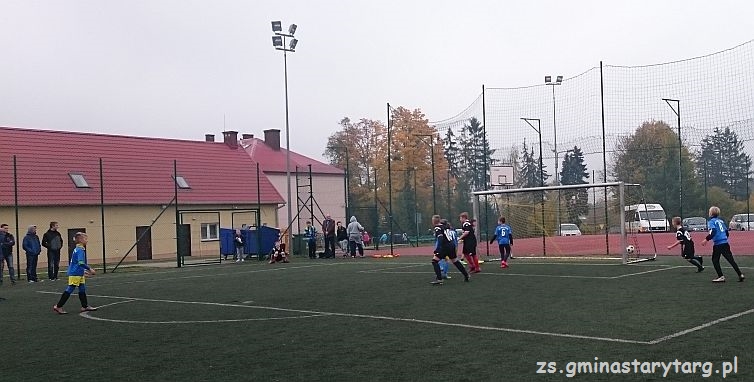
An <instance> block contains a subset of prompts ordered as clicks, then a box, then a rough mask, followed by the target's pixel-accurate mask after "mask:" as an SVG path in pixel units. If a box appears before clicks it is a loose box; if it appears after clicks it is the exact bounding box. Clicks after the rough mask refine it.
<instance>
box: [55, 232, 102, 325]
mask: <svg viewBox="0 0 754 382" xmlns="http://www.w3.org/2000/svg"><path fill="white" fill-rule="evenodd" d="M74 240H75V241H76V249H74V250H73V253H72V254H71V263H70V264H68V287H67V288H65V291H63V295H61V296H60V300H59V301H58V303H57V304H55V305H53V306H52V310H53V311H54V312H55V313H57V314H66V313H67V312H66V311H65V310H63V305H65V303H66V301H68V297H71V293H73V290H74V289H76V288H79V300H80V301H81V311H82V312H92V311H95V310H97V308H95V307H92V306H90V305H89V303H88V302H87V299H86V285H85V282H86V276H88V275H92V276H93V275H94V274H95V273H96V272H95V271H94V268H92V267H90V266H89V264H87V263H86V243H87V242H88V241H89V238H88V237H87V236H86V234H85V233H83V232H76V235H75V236H74Z"/></svg>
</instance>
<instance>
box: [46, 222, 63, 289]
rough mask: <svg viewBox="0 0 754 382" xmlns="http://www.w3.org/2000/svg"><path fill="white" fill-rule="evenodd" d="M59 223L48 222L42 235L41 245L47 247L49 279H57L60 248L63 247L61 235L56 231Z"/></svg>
mask: <svg viewBox="0 0 754 382" xmlns="http://www.w3.org/2000/svg"><path fill="white" fill-rule="evenodd" d="M58 228H60V224H58V222H50V229H48V230H47V232H45V234H44V235H42V246H43V247H45V248H47V278H48V279H50V281H54V280H57V279H58V270H60V249H61V248H63V237H62V236H61V235H60V232H58Z"/></svg>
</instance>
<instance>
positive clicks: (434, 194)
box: [414, 134, 450, 219]
mask: <svg viewBox="0 0 754 382" xmlns="http://www.w3.org/2000/svg"><path fill="white" fill-rule="evenodd" d="M414 136H415V137H420V138H423V137H429V153H430V157H431V159H430V160H431V162H430V164H431V166H432V215H437V191H436V189H437V185H436V184H435V136H434V135H432V134H414ZM420 140H421V141H422V142H424V143H427V142H425V141H424V140H423V139H420ZM448 219H450V216H448Z"/></svg>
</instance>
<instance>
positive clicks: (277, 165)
mask: <svg viewBox="0 0 754 382" xmlns="http://www.w3.org/2000/svg"><path fill="white" fill-rule="evenodd" d="M241 146H242V147H243V148H244V150H246V153H248V155H249V157H250V158H251V160H252V161H253V162H255V163H259V166H260V168H261V169H262V172H263V173H264V175H265V177H267V179H269V180H270V183H272V185H273V186H274V187H275V189H276V190H277V192H278V193H279V194H280V195H282V197H283V198H286V197H287V193H288V190H287V187H286V179H287V174H286V149H285V148H284V147H281V146H280V130H277V129H269V130H264V139H260V138H257V137H254V136H253V135H251V134H244V135H243V137H242V139H241ZM290 162H291V163H290V170H291V194H292V195H291V204H292V206H293V208H292V212H293V217H292V219H291V221H292V227H291V230H290V231H291V232H293V233H299V232H301V231H302V230H303V228H304V227H305V226H306V221H307V220H313V224H314V225H315V227H319V223H320V222H321V221H322V219H323V217H324V215H328V214H329V215H331V216H332V218H333V219H335V220H336V221H342V222H343V224H344V225H347V224H348V218H349V217H346V216H345V211H346V189H345V186H346V185H345V171H344V170H343V169H340V168H338V167H335V166H332V165H329V164H326V163H322V162H320V161H317V160H315V159H312V158H309V157H307V156H304V155H301V154H298V153H296V152H293V151H291V152H290ZM310 174H311V180H310V178H309V177H310ZM287 221H289V220H288V216H287V208H280V209H279V210H278V222H280V224H281V228H282V226H283V225H285V222H287ZM318 230H319V228H318Z"/></svg>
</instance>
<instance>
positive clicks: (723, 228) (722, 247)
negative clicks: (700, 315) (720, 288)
mask: <svg viewBox="0 0 754 382" xmlns="http://www.w3.org/2000/svg"><path fill="white" fill-rule="evenodd" d="M718 216H720V208H719V207H716V206H712V207H710V208H709V217H710V219H709V221H708V222H707V228H709V235H707V237H706V238H705V239H704V241H703V242H702V245H707V242H708V241H710V240H712V243H713V245H712V265H714V266H715V272H717V278H716V279H714V280H712V282H714V283H724V282H725V276H724V275H723V270H722V269H721V268H720V256H721V255H722V256H723V257H724V258H725V260H727V261H728V263H730V265H731V266H732V267H733V270H734V271H736V273H737V274H738V281H744V274H743V273H741V269H739V268H738V264H736V260H734V259H733V253H731V252H730V244H729V243H728V235H729V233H728V226H727V225H726V224H725V222H724V221H722V219H720V218H719V217H718Z"/></svg>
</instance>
